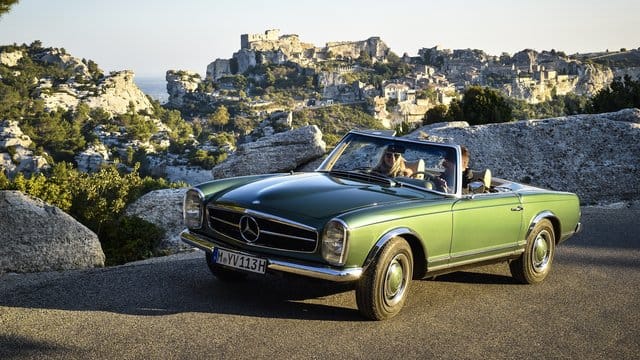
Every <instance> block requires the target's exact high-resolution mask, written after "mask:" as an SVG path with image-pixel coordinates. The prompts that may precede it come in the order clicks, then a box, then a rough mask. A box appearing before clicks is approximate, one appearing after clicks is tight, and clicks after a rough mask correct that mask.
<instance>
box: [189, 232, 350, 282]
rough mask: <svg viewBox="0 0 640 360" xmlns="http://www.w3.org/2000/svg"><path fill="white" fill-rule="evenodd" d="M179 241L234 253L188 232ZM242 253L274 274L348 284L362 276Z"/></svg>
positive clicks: (208, 249) (198, 246)
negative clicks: (258, 259) (263, 263)
mask: <svg viewBox="0 0 640 360" xmlns="http://www.w3.org/2000/svg"><path fill="white" fill-rule="evenodd" d="M180 239H181V240H182V241H183V242H185V243H187V244H189V245H192V246H194V247H196V248H198V249H200V250H204V251H206V252H209V253H211V252H213V249H214V248H219V249H223V250H231V251H236V252H238V250H235V249H229V248H228V247H227V246H225V245H220V244H219V243H216V242H215V240H214V239H211V238H205V237H203V236H201V235H198V234H194V233H192V232H190V231H189V230H184V231H183V232H182V233H180ZM241 252H244V253H245V254H246V255H251V256H258V257H261V258H265V259H267V269H269V270H272V271H276V272H284V273H290V274H296V275H302V276H307V277H311V278H316V279H323V280H329V281H335V282H348V281H355V280H358V279H359V278H360V276H361V275H362V268H359V267H358V268H346V269H336V268H332V267H329V266H319V265H315V264H311V265H310V264H305V263H300V262H294V261H291V260H282V259H276V258H273V257H269V256H264V255H262V254H260V255H256V254H252V253H248V252H246V251H241Z"/></svg>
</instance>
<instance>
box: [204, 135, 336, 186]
mask: <svg viewBox="0 0 640 360" xmlns="http://www.w3.org/2000/svg"><path fill="white" fill-rule="evenodd" d="M325 152H326V144H325V143H324V141H323V140H322V132H321V131H320V129H318V127H317V126H315V125H311V126H305V127H302V128H298V129H295V130H291V131H287V132H282V133H277V134H274V135H272V136H267V137H264V138H261V139H259V140H258V141H256V142H251V143H245V144H241V145H239V146H238V149H237V150H236V152H234V153H233V154H231V155H230V156H229V157H228V158H227V160H225V161H224V162H222V163H221V164H219V165H217V166H215V167H214V168H213V169H212V170H211V172H212V174H213V177H214V179H221V178H227V177H233V176H241V175H253V174H268V173H277V172H287V171H291V170H295V169H297V168H298V167H300V166H301V165H304V164H306V163H308V162H310V161H312V160H314V159H317V158H318V157H321V156H322V155H324V154H325Z"/></svg>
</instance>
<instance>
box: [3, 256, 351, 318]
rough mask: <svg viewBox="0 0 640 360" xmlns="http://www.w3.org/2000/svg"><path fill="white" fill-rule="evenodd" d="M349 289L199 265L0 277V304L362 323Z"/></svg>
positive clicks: (196, 261)
mask: <svg viewBox="0 0 640 360" xmlns="http://www.w3.org/2000/svg"><path fill="white" fill-rule="evenodd" d="M352 290H353V286H352V285H349V284H336V283H331V282H325V281H319V280H310V279H306V278H299V277H281V276H274V275H268V276H260V277H259V276H250V277H249V278H248V279H246V280H244V281H240V282H237V283H226V282H221V281H219V280H217V279H216V278H214V277H213V276H212V275H211V274H210V273H209V270H208V268H207V266H206V264H205V263H204V260H201V259H189V260H178V261H168V262H163V263H154V264H143V265H136V266H121V267H113V268H105V269H93V270H84V271H68V272H60V273H47V274H24V275H5V276H4V277H3V279H2V281H0V306H7V307H21V308H42V309H60V310H72V311H108V312H114V313H121V314H128V315H148V316H158V315H168V314H176V313H186V312H202V313H220V314H236V315H245V316H255V317H270V318H287V319H305V320H337V321H353V320H362V318H361V317H360V316H359V314H358V312H357V310H356V308H355V301H354V294H353V291H352Z"/></svg>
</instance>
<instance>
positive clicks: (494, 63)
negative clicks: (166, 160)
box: [167, 30, 637, 128]
mask: <svg viewBox="0 0 640 360" xmlns="http://www.w3.org/2000/svg"><path fill="white" fill-rule="evenodd" d="M398 62H399V63H401V64H402V65H403V66H405V70H404V71H403V72H402V73H401V76H398V77H394V78H389V79H384V80H383V81H379V82H375V80H374V83H371V82H367V81H366V80H371V78H372V77H371V76H367V74H371V73H372V72H374V71H375V70H374V69H375V65H376V64H388V63H398ZM284 64H295V66H296V67H297V68H298V71H299V72H300V73H304V74H306V75H312V76H314V77H315V79H316V82H315V85H316V87H317V89H318V94H317V98H314V99H304V98H303V99H298V100H299V101H298V103H297V106H299V107H300V106H309V105H311V106H317V105H327V104H328V105H331V104H335V103H354V102H365V101H366V102H368V104H370V107H371V113H372V114H373V115H374V116H375V118H376V119H379V120H380V121H382V123H383V125H384V126H385V127H388V128H393V127H395V126H396V125H398V124H400V123H402V122H409V123H412V124H418V123H420V121H421V120H422V118H423V117H424V114H425V112H426V111H427V110H429V109H430V108H432V107H434V106H435V105H438V104H443V105H448V104H449V103H450V102H451V101H452V99H454V98H456V97H458V96H459V94H460V93H461V92H462V91H463V90H464V89H465V88H467V87H469V86H471V85H478V86H489V87H492V88H495V89H498V90H499V91H501V92H502V93H503V94H504V95H505V96H508V97H510V98H514V99H520V100H524V101H526V102H527V103H530V104H536V103H540V102H544V101H547V100H550V99H552V98H553V97H554V96H557V95H566V94H577V95H585V96H590V95H592V94H594V93H596V92H597V91H599V90H601V89H602V88H603V87H605V86H607V85H608V84H609V83H610V82H611V81H612V80H613V78H614V76H620V75H621V74H623V73H627V72H628V71H629V69H628V68H625V69H612V68H609V67H606V66H602V65H600V64H597V63H593V62H582V61H580V60H578V59H575V58H570V57H568V56H567V55H566V54H564V53H563V52H561V51H555V50H551V51H543V52H537V51H534V50H528V49H527V50H523V51H521V52H518V53H516V54H514V55H513V56H510V55H509V54H506V53H503V54H502V55H500V56H493V55H488V54H486V53H485V52H483V51H482V50H471V49H466V50H449V49H442V48H440V47H438V46H435V47H432V48H422V49H419V51H418V56H414V57H411V56H408V55H407V54H404V56H402V57H398V56H397V55H395V54H394V53H393V52H392V51H391V49H390V48H389V47H388V46H387V45H386V44H385V43H384V41H382V40H381V39H380V38H379V37H370V38H368V39H366V40H362V41H353V42H328V43H327V44H326V45H325V46H324V47H315V46H314V45H312V44H308V43H304V42H302V41H301V40H300V38H299V36H298V35H295V34H293V35H281V34H280V31H279V30H267V31H265V32H264V34H244V35H241V37H240V49H239V50H238V51H237V52H236V53H234V54H233V56H232V57H231V58H230V59H216V60H215V61H213V62H212V63H211V64H209V65H208V66H207V71H206V76H205V78H204V79H201V78H200V77H199V75H197V74H196V73H193V72H184V71H183V72H168V74H167V81H168V89H169V94H170V96H171V97H170V100H169V105H173V106H176V107H180V106H183V105H184V104H183V102H182V100H183V96H184V95H185V94H186V93H189V92H195V91H197V89H198V87H199V84H200V83H201V82H203V81H204V82H206V81H209V82H213V83H218V84H222V85H221V88H223V89H225V88H226V89H233V85H231V86H229V85H225V84H228V83H229V81H228V80H229V78H232V77H234V76H238V75H243V76H249V77H251V76H254V77H255V76H256V75H255V74H252V73H251V70H252V69H254V68H255V67H257V66H267V65H284ZM633 71H635V72H637V69H633ZM247 74H248V75H247ZM212 95H216V93H215V92H213V93H212ZM301 101H302V102H301ZM305 101H306V102H305ZM256 105H261V106H265V104H264V103H263V104H256Z"/></svg>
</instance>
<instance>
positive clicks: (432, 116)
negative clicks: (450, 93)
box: [422, 105, 449, 125]
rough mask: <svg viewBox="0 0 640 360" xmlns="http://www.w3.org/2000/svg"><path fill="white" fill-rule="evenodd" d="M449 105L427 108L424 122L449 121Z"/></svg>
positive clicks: (425, 123)
mask: <svg viewBox="0 0 640 360" xmlns="http://www.w3.org/2000/svg"><path fill="white" fill-rule="evenodd" d="M448 110H449V109H448V108H447V105H436V106H434V107H432V108H431V109H429V110H427V112H426V113H425V114H424V119H423V120H422V124H424V125H428V124H435V123H439V122H443V121H448V119H447V111H448Z"/></svg>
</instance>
